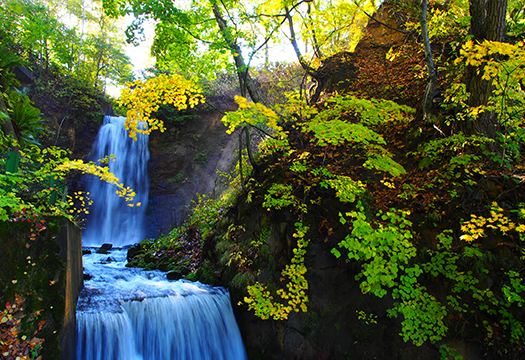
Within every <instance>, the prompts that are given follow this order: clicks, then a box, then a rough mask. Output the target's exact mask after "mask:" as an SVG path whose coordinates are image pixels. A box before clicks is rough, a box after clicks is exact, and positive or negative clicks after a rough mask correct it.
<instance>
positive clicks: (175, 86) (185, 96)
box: [119, 74, 204, 140]
mask: <svg viewBox="0 0 525 360" xmlns="http://www.w3.org/2000/svg"><path fill="white" fill-rule="evenodd" d="M199 103H204V96H203V95H202V89H201V88H200V87H199V86H198V85H196V84H195V83H194V82H192V81H190V80H187V79H185V78H184V77H182V76H180V75H165V74H160V75H158V76H156V77H154V78H150V79H148V80H145V81H144V80H136V81H133V82H131V83H128V84H127V86H126V87H125V88H124V89H123V90H122V91H121V94H120V99H119V104H120V105H121V106H125V107H126V108H127V109H128V111H127V116H126V124H125V126H126V130H128V135H129V137H131V138H133V139H134V140H137V133H141V134H149V133H151V132H152V131H153V130H160V131H161V132H163V131H164V123H163V122H162V120H158V119H155V118H152V117H151V113H153V112H155V111H157V110H158V109H159V106H160V105H161V104H170V105H173V106H175V107H176V108H177V109H178V110H184V109H187V108H188V107H190V108H193V107H194V106H196V105H198V104H199Z"/></svg>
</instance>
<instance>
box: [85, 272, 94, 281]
mask: <svg viewBox="0 0 525 360" xmlns="http://www.w3.org/2000/svg"><path fill="white" fill-rule="evenodd" d="M91 279H93V276H92V275H90V274H86V273H84V280H91Z"/></svg>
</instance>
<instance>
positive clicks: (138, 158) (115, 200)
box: [82, 116, 149, 246]
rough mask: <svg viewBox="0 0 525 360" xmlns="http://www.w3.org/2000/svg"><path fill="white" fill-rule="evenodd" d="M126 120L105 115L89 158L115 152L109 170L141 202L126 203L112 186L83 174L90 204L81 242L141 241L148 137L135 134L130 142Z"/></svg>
mask: <svg viewBox="0 0 525 360" xmlns="http://www.w3.org/2000/svg"><path fill="white" fill-rule="evenodd" d="M125 121H126V118H124V117H113V116H106V117H105V118H104V124H103V125H102V127H101V128H100V130H99V132H98V135H97V137H96V139H95V143H94V144H93V150H92V151H91V154H90V160H92V161H95V162H96V161H97V160H99V159H102V158H104V157H105V156H111V155H114V158H111V159H110V160H109V163H108V166H109V170H110V171H111V172H112V173H113V174H114V175H115V176H116V177H118V178H119V180H120V182H121V183H123V184H124V186H126V187H130V188H132V189H133V190H134V191H135V193H136V195H135V199H134V200H133V203H134V204H136V203H140V204H141V206H133V207H130V206H128V203H126V201H125V200H124V199H123V198H121V197H119V196H118V195H117V194H116V190H117V188H116V187H115V185H111V184H107V183H105V182H103V181H100V180H98V179H96V178H95V177H93V176H86V177H85V180H86V182H87V186H86V191H88V192H89V193H90V199H91V200H92V201H93V206H91V207H90V209H89V212H90V213H89V215H88V217H87V222H86V229H85V230H84V231H83V232H82V242H83V244H84V245H93V246H94V245H102V244H103V243H111V244H113V245H115V246H122V245H126V244H133V243H137V242H140V241H142V240H144V239H143V234H144V217H145V212H146V207H147V205H148V192H149V179H148V171H147V170H148V169H147V163H148V160H149V151H148V136H147V135H143V134H138V135H137V140H136V141H133V139H131V138H130V137H129V136H128V133H127V131H126V129H125V128H124V122H125Z"/></svg>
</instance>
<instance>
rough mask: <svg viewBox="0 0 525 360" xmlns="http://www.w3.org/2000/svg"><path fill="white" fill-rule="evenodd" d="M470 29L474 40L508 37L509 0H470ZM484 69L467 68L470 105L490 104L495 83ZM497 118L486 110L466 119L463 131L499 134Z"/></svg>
mask: <svg viewBox="0 0 525 360" xmlns="http://www.w3.org/2000/svg"><path fill="white" fill-rule="evenodd" d="M469 11H470V16H471V20H470V32H471V34H472V35H473V37H474V40H475V41H477V42H479V43H481V42H483V41H484V40H490V41H500V42H502V41H503V40H504V38H505V15H506V13H507V0H470V6H469ZM482 76H483V69H479V68H476V67H472V66H468V67H467V69H466V70H465V79H466V84H467V92H469V93H470V97H469V101H468V104H469V106H470V107H478V106H482V105H487V102H488V100H489V98H490V96H491V95H492V90H493V86H492V83H491V82H490V81H487V80H483V79H482ZM497 126H498V119H497V117H496V114H494V113H493V112H489V111H484V112H482V113H481V114H479V115H478V117H477V118H476V119H474V120H467V121H466V123H465V126H464V128H463V131H464V132H465V133H466V134H468V135H470V134H479V135H484V136H486V137H488V138H492V139H493V138H495V137H496V130H497Z"/></svg>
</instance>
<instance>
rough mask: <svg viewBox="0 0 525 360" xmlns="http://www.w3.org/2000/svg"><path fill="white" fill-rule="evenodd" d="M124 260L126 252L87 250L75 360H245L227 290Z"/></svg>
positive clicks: (78, 314)
mask: <svg viewBox="0 0 525 360" xmlns="http://www.w3.org/2000/svg"><path fill="white" fill-rule="evenodd" d="M108 259H109V261H108ZM125 264H126V252H125V251H124V250H116V251H112V252H111V254H110V257H109V258H108V255H107V254H106V255H103V254H95V253H93V254H90V255H84V267H85V269H86V272H87V273H89V275H90V276H92V278H91V279H90V280H88V281H86V286H85V288H84V289H83V290H82V293H81V295H80V298H79V302H78V305H77V360H158V359H170V360H200V359H210V360H211V359H213V360H245V359H247V357H246V352H245V350H244V345H243V343H242V338H241V335H240V332H239V328H238V326H237V323H236V321H235V317H234V315H233V311H232V308H231V303H230V296H229V293H228V291H227V290H226V289H224V288H220V287H212V286H209V285H203V284H201V283H198V282H195V283H194V282H190V281H184V280H182V281H181V280H179V281H168V280H166V276H165V274H164V273H162V272H161V271H158V270H157V271H145V270H142V269H135V268H126V267H125Z"/></svg>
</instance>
